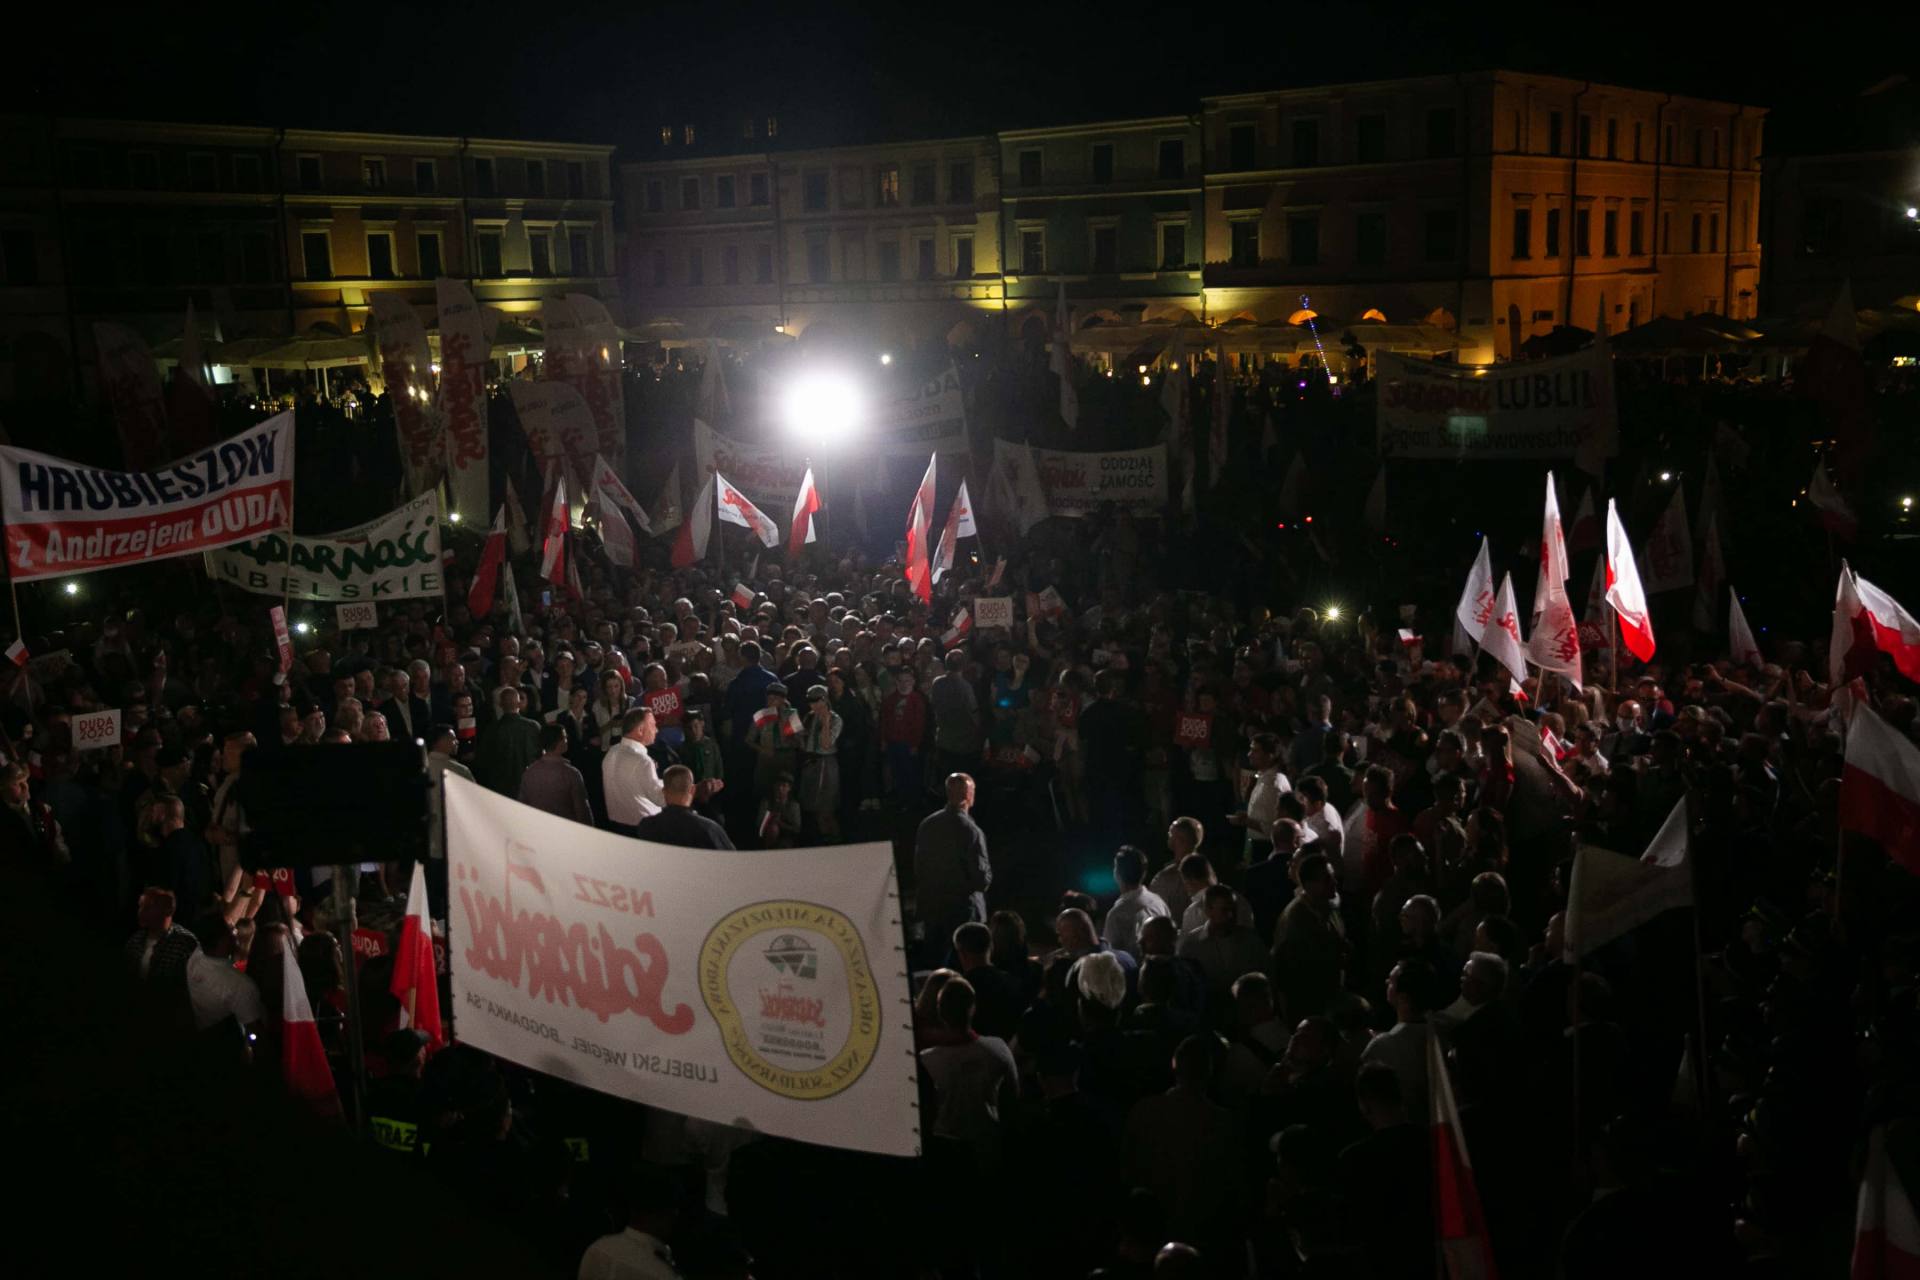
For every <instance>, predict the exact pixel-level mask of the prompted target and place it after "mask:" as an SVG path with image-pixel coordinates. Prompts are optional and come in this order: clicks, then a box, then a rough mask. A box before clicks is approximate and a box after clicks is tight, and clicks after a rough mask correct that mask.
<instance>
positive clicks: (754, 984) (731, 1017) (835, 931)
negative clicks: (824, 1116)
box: [700, 902, 880, 1102]
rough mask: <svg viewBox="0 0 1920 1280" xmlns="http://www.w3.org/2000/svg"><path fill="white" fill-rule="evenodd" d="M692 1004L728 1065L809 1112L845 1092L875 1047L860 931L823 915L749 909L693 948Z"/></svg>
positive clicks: (807, 907) (815, 909)
mask: <svg viewBox="0 0 1920 1280" xmlns="http://www.w3.org/2000/svg"><path fill="white" fill-rule="evenodd" d="M700 995H701V997H702V998H703V999H704V1000H705V1001H706V1004H707V1011H708V1012H709V1013H711V1014H712V1015H713V1018H714V1021H715V1022H717V1023H719V1024H720V1038H721V1042H722V1043H723V1044H724V1045H725V1046H726V1050H727V1057H728V1058H730V1059H732V1061H733V1065H734V1066H736V1067H738V1068H739V1069H740V1070H741V1071H742V1072H743V1073H745V1074H746V1075H747V1076H748V1077H750V1078H751V1079H752V1080H753V1081H754V1083H756V1084H758V1085H759V1086H760V1087H761V1088H763V1089H766V1090H767V1091H769V1092H771V1093H777V1094H779V1095H780V1096H781V1097H783V1098H792V1099H794V1100H796V1101H802V1102H815V1101H819V1100H821V1099H823V1098H831V1097H833V1096H834V1095H835V1094H838V1093H841V1092H844V1091H845V1090H847V1089H849V1088H852V1087H853V1084H854V1082H855V1081H857V1080H859V1079H860V1077H861V1075H862V1074H863V1073H864V1072H865V1071H866V1069H867V1067H868V1065H869V1064H870V1063H872V1061H873V1057H874V1054H875V1052H876V1051H877V1050H878V1049H879V1047H880V988H879V985H878V984H877V983H876V982H875V981H874V976H873V969H872V966H871V965H869V964H868V962H867V948H866V944H865V942H863V941H862V940H861V937H860V931H859V930H858V929H856V928H855V927H854V926H853V923H852V922H851V921H849V920H848V919H847V918H846V917H845V916H844V915H842V914H840V913H839V912H838V911H835V910H834V909H833V908H831V907H823V906H820V905H818V904H816V903H811V902H756V903H754V904H753V905H752V906H747V907H742V908H740V909H739V910H738V911H735V912H733V913H732V914H731V915H728V916H727V917H726V918H725V919H723V920H721V921H720V922H719V923H718V924H716V925H714V926H713V929H712V930H711V931H710V932H709V933H708V934H707V938H706V941H705V942H703V943H702V944H701V946H700Z"/></svg>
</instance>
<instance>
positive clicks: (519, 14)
mask: <svg viewBox="0 0 1920 1280" xmlns="http://www.w3.org/2000/svg"><path fill="white" fill-rule="evenodd" d="M381 12H382V11H381V6H380V5H379V3H377V0H375V2H373V3H366V2H362V3H355V4H351V5H327V4H316V3H303V4H280V5H261V4H255V5H249V6H244V7H243V6H237V5H233V6H229V5H218V4H211V5H194V4H190V3H185V4H183V3H175V4H170V5H168V4H162V5H149V6H142V7H141V8H140V9H138V10H121V9H112V10H106V11H102V10H101V9H100V8H97V7H95V6H91V5H84V4H69V5H64V6H58V7H57V11H56V12H55V13H53V14H52V15H42V16H41V17H40V19H39V21H40V22H41V24H42V27H43V29H44V30H45V33H46V40H47V43H46V44H45V45H43V46H40V47H38V48H35V49H34V50H33V52H32V53H31V54H28V56H26V57H24V58H22V57H21V56H20V55H21V54H22V53H25V52H26V49H25V47H24V46H16V48H15V54H16V57H15V59H14V66H13V67H11V68H10V69H9V71H10V80H9V82H8V83H7V84H5V85H0V95H4V99H5V100H6V101H8V103H9V105H10V106H12V107H13V108H14V109H27V110H32V111H51V112H55V113H61V114H80V115H98V116H127V117H135V118H147V119H173V120H189V121H221V122H233V123H253V124H268V125H281V126H292V127H307V128H340V129H359V130H384V131H392V132H402V133H438V134H456V135H457V134H468V135H475V136H510V137H533V138H542V137H546V138H554V139H568V140H572V139H579V140H588V141H606V142H615V143H622V144H626V145H630V146H631V145H633V144H637V143H640V142H642V141H644V140H645V139H647V138H648V137H649V136H651V135H657V131H658V129H659V126H660V125H662V124H666V123H669V122H684V121H683V120H682V117H685V118H688V119H694V120H700V119H703V118H707V117H709V115H710V113H731V112H733V111H735V110H737V109H738V108H740V107H746V108H749V109H751V110H753V111H755V112H756V113H760V112H763V111H766V110H773V111H777V112H778V114H779V115H780V118H781V126H782V141H783V142H788V143H803V142H814V141H821V142H825V141H861V140H876V141H877V140H884V139H886V138H894V137H950V136H954V135H957V134H962V133H968V132H976V131H987V130H992V129H995V128H1010V127H1018V126H1022V125H1033V124H1047V123H1064V122H1069V121H1074V120H1088V119H1098V118H1102V117H1116V116H1137V115H1152V114H1160V113H1167V112H1177V111H1186V110H1192V109H1194V108H1195V106H1196V104H1197V100H1198V98H1199V97H1200V96H1201V95H1202V94H1211V93H1223V92H1234V91H1239V90H1245V89H1257V88H1270V87H1281V86H1285V85H1289V84H1315V83H1327V82H1334V81H1341V80H1355V79H1385V78H1391V77H1395V76H1401V75H1412V74H1429V73H1436V72H1452V71H1464V70H1476V69H1485V68H1489V67H1494V66H1505V67H1511V68H1514V69H1517V70H1525V71H1542V72H1551V73H1555V74H1563V75H1570V76H1577V77H1581V78H1588V77H1591V78H1594V79H1600V80H1607V81H1611V82H1614V83H1622V84H1629V85H1642V86H1646V87H1650V88H1661V89H1672V90H1675V91H1683V92H1689V93H1694V94H1698V95H1701V96H1707V97H1715V98H1722V99H1729V100H1733V101H1739V102H1746V103H1754V104H1758V105H1763V106H1768V107H1771V108H1773V109H1774V111H1775V117H1774V124H1773V126H1772V131H1771V132H1770V134H1769V139H1768V150H1770V151H1773V150H1779V149H1783V148H1784V146H1785V145H1786V144H1787V143H1788V142H1789V141H1794V142H1798V141H1799V140H1801V139H1803V138H1804V139H1807V140H1809V141H1811V142H1812V143H1813V144H1814V145H1815V146H1819V145H1820V144H1821V143H1822V141H1823V140H1830V141H1831V142H1836V143H1844V139H1830V138H1829V135H1830V133H1831V131H1832V126H1831V121H1832V120H1833V119H1835V118H1836V116H1835V113H1834V110H1833V108H1834V107H1835V106H1836V104H1844V103H1845V101H1846V100H1847V99H1848V98H1849V97H1850V96H1851V95H1853V94H1856V93H1858V92H1859V91H1860V90H1861V89H1863V88H1865V87H1866V86H1868V85H1869V84H1871V83H1873V82H1874V81H1877V80H1879V79H1881V78H1883V77H1885V76H1886V75H1888V74H1890V73H1892V72H1893V71H1896V70H1898V69H1899V66H1898V53H1897V52H1896V46H1897V45H1898V44H1899V43H1900V42H1899V40H1897V39H1896V38H1895V37H1894V33H1893V32H1892V31H1891V30H1889V31H1886V32H1885V33H1884V35H1885V37H1886V38H1885V39H1875V38H1872V37H1871V36H1870V35H1869V34H1868V33H1866V32H1864V31H1863V30H1862V29H1861V27H1860V26H1859V23H1858V21H1857V20H1856V19H1855V18H1854V17H1852V16H1843V17H1841V19H1840V20H1839V21H1836V22H1827V21H1823V18H1824V17H1825V16H1826V14H1825V13H1823V11H1822V10H1820V9H1819V8H1817V7H1813V6H1802V7H1798V8H1792V9H1790V8H1788V7H1786V6H1781V5H1768V4H1731V5H1729V4H1715V5H1706V4H1688V3H1682V4H1678V5H1666V6H1660V7H1658V8H1657V9H1655V10H1647V9H1644V8H1641V7H1638V6H1633V5H1626V6H1620V7H1616V8H1612V9H1607V8H1594V9H1582V10H1578V11H1577V12H1578V13H1579V22H1580V29H1578V30H1574V29H1572V28H1569V27H1567V26H1565V25H1562V20H1560V15H1564V14H1568V13H1570V12H1576V11H1574V10H1569V9H1568V8H1566V7H1563V6H1560V5H1554V4H1550V3H1533V4H1524V5H1522V4H1506V3H1486V4H1473V3H1464V4H1463V3H1453V2H1448V0H1439V2H1437V3H1430V4H1427V5H1424V6H1418V7H1414V6H1401V5H1388V4H1377V3H1369V4H1353V5H1345V6H1343V5H1341V4H1340V3H1338V0H1330V2H1323V3H1318V4H1306V5H1283V4H1275V3H1267V4H1261V5H1245V6H1236V5H1230V4H1204V3H1202V4H1189V3H1186V2H1185V0H1162V2H1161V3H1159V4H1132V3H1113V4H1106V5H1101V4H1097V3H1093V4H1073V5H1061V6H1058V7H1047V6H1043V5H1038V4H1031V3H1030V4H1028V5H1025V6H996V5H990V4H985V3H982V4H976V5H964V4H963V5H957V6H954V5H932V4H925V3H920V4H912V3H909V4H894V5H889V6H885V7H884V8H882V7H878V6H874V7H867V6H851V5H841V6H835V7H829V6H824V5H809V4H791V3H790V4H787V5H783V6H779V7H774V6H760V5H729V4H722V3H686V2H682V3H677V4H673V5H671V6H654V5H645V4H626V5H577V6H569V5H552V6H543V5H529V4H526V3H524V0H521V2H519V3H515V4H512V5H507V4H499V3H492V2H491V0H474V2H472V3H468V4H461V5H395V6H393V7H392V8H391V9H390V10H388V11H387V13H386V14H385V16H380V15H381ZM1548 15H1552V16H1551V17H1550V16H1548ZM63 28H64V29H63ZM43 53H44V56H42V54H43ZM1822 149H1825V148H1824V147H1823V148H1822Z"/></svg>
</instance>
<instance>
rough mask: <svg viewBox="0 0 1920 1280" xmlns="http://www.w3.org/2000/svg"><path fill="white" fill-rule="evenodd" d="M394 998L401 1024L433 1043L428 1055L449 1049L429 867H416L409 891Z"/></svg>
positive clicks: (395, 969)
mask: <svg viewBox="0 0 1920 1280" xmlns="http://www.w3.org/2000/svg"><path fill="white" fill-rule="evenodd" d="M392 990H393V996H394V999H396V1000H398V1001H399V1002H400V1025H401V1026H403V1027H412V1028H414V1029H415V1030H417V1031H419V1032H421V1033H422V1034H423V1035H425V1036H426V1037H427V1039H428V1040H429V1041H431V1042H432V1043H431V1044H429V1045H428V1047H427V1052H429V1053H432V1052H434V1051H435V1050H437V1049H442V1048H444V1047H446V1043H447V1033H446V1028H445V1027H444V1026H442V1025H441V1022H440V981H439V979H438V978H437V977H435V976H434V965H433V924H432V921H431V918H430V917H429V916H428V915H427V867H426V864H425V863H423V862H416V863H414V864H413V887H412V888H411V889H409V890H407V914H406V917H405V919H403V920H402V921H401V923H400V946H399V949H398V950H396V951H395V952H394V953H393V988H392Z"/></svg>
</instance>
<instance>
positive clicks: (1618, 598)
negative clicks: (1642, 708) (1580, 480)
mask: <svg viewBox="0 0 1920 1280" xmlns="http://www.w3.org/2000/svg"><path fill="white" fill-rule="evenodd" d="M1682 527H1683V528H1684V527H1685V525H1684V522H1683V523H1682ZM1606 566H1607V603H1608V604H1610V605H1612V606H1613V612H1614V616H1615V617H1617V618H1619V619H1620V635H1621V639H1622V640H1624V641H1625V642H1626V646H1627V651H1628V652H1629V653H1631V654H1633V656H1634V657H1636V658H1638V659H1640V661H1642V662H1651V661H1652V660H1653V648H1654V646H1653V619H1652V618H1651V617H1650V616H1649V615H1648V613H1647V593H1646V592H1645V591H1644V590H1643V589H1642V588H1641V586H1640V570H1639V568H1638V567H1637V566H1636V565H1635V564H1634V562H1633V544H1632V543H1631V542H1628V541H1627V530H1626V526H1624V525H1622V524H1621V523H1620V511H1619V508H1618V507H1616V506H1615V505H1614V502H1613V499H1612V498H1608V499H1607V555H1606Z"/></svg>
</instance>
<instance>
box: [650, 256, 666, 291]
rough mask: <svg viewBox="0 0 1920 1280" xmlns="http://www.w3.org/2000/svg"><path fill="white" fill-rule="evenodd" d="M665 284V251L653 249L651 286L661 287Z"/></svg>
mask: <svg viewBox="0 0 1920 1280" xmlns="http://www.w3.org/2000/svg"><path fill="white" fill-rule="evenodd" d="M666 284H667V251H666V250H665V249H655V250H654V251H653V287H654V288H656V289H663V288H665V287H666Z"/></svg>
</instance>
